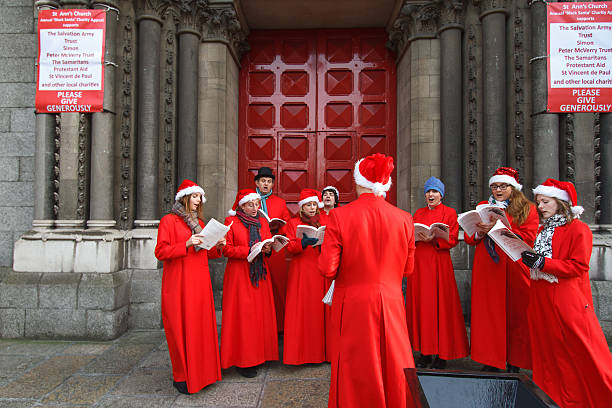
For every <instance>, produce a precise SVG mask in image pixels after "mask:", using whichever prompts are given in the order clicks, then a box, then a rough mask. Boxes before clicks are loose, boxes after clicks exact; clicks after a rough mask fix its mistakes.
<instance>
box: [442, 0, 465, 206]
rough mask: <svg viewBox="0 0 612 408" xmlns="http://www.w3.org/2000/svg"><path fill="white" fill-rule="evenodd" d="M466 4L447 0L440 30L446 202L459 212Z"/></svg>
mask: <svg viewBox="0 0 612 408" xmlns="http://www.w3.org/2000/svg"><path fill="white" fill-rule="evenodd" d="M462 10H463V4H462V2H458V1H448V0H447V1H446V2H445V3H444V4H443V6H442V10H441V16H440V19H441V21H440V29H439V31H438V34H439V36H440V144H441V153H442V158H441V176H442V181H443V182H444V184H445V194H444V203H445V204H446V205H448V206H450V207H452V208H455V209H456V210H457V211H458V212H460V211H461V206H462V201H463V199H462V197H463V189H462V186H463V175H462V163H463V152H462V133H463V132H462V131H463V124H462V117H463V111H462V109H461V108H462V105H463V103H462V102H463V101H462V98H463V92H462V86H461V84H462V79H463V73H462V69H461V68H462V64H461V63H460V61H462V58H461V50H462V43H461V32H462V31H463V25H462V24H461V21H462Z"/></svg>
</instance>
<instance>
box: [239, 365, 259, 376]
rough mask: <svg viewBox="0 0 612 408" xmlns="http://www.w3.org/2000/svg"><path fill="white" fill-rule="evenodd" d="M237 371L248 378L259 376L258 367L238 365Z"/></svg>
mask: <svg viewBox="0 0 612 408" xmlns="http://www.w3.org/2000/svg"><path fill="white" fill-rule="evenodd" d="M236 371H238V374H240V375H241V376H243V377H246V378H255V377H257V369H256V368H255V367H236Z"/></svg>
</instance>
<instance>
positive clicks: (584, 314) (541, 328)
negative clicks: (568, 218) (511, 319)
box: [529, 220, 612, 408]
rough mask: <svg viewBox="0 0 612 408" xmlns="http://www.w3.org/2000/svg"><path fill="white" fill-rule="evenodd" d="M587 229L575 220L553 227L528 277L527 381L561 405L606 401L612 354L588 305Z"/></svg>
mask: <svg viewBox="0 0 612 408" xmlns="http://www.w3.org/2000/svg"><path fill="white" fill-rule="evenodd" d="M592 247H593V235H592V233H591V230H590V229H589V227H588V225H586V224H585V223H583V222H582V221H580V220H574V221H572V222H570V223H569V224H566V225H563V226H560V227H557V228H555V232H554V234H553V238H552V259H550V258H546V261H545V263H544V268H543V269H542V272H545V273H548V274H551V275H555V276H556V277H557V279H558V280H559V282H558V283H550V282H548V281H546V280H534V281H532V282H531V288H530V297H529V333H530V337H531V346H532V361H533V381H534V382H535V383H536V384H537V385H538V386H539V387H540V388H542V390H544V392H546V394H548V395H549V396H550V397H551V398H552V399H553V400H554V401H555V402H556V403H557V404H559V406H561V407H563V408H570V407H572V408H579V407H580V408H588V407H592V408H596V407H597V408H598V407H612V355H611V354H610V349H609V348H608V344H607V343H606V339H605V337H604V334H603V332H602V330H601V327H600V326H599V321H598V320H597V316H596V315H595V311H594V310H593V297H592V295H591V282H590V279H589V261H590V259H591V250H592Z"/></svg>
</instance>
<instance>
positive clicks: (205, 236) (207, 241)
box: [195, 218, 233, 250]
mask: <svg viewBox="0 0 612 408" xmlns="http://www.w3.org/2000/svg"><path fill="white" fill-rule="evenodd" d="M232 224H233V222H232V223H231V224H230V225H223V224H221V223H220V222H219V221H217V220H215V219H214V218H211V219H210V221H208V223H207V224H206V226H205V227H204V228H203V229H202V231H200V232H199V233H198V234H195V235H196V236H197V237H198V238H200V239H201V240H202V243H201V244H200V245H198V248H201V249H206V250H208V249H210V248H212V247H214V246H215V245H216V244H217V242H219V241H220V240H222V239H223V237H225V234H227V231H229V230H230V227H231V226H232Z"/></svg>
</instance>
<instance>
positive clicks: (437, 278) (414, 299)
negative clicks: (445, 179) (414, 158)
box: [406, 177, 469, 369]
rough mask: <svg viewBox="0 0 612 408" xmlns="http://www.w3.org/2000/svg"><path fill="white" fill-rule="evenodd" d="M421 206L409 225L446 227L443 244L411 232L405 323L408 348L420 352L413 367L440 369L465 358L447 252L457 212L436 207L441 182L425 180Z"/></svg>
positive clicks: (454, 242)
mask: <svg viewBox="0 0 612 408" xmlns="http://www.w3.org/2000/svg"><path fill="white" fill-rule="evenodd" d="M424 191H425V201H426V202H427V206H426V207H424V208H419V209H418V210H417V211H416V212H415V213H414V216H413V220H414V222H415V223H420V224H424V225H427V226H430V225H431V224H433V223H436V222H440V223H443V224H446V225H448V228H449V240H448V241H446V240H444V239H440V238H435V237H434V236H432V235H426V234H424V233H417V236H416V241H417V242H416V251H415V255H414V273H413V274H412V275H411V276H410V277H409V278H408V282H407V283H408V286H407V290H406V321H407V323H408V333H409V334H410V341H411V343H412V349H413V350H416V351H420V352H421V358H420V359H419V360H418V361H417V363H416V366H417V367H419V368H425V367H431V368H436V369H442V368H445V367H446V360H454V359H456V358H463V357H465V356H467V355H468V354H469V346H468V339H467V331H466V330H465V321H464V320H463V312H462V310H461V300H460V299H459V292H458V291H457V283H456V282H455V270H454V268H453V262H452V261H451V256H450V249H451V248H453V247H454V246H455V245H457V240H458V235H459V224H457V212H456V211H455V210H453V209H452V208H450V207H447V206H445V205H444V204H442V197H443V196H444V183H442V181H440V180H439V179H437V178H435V177H430V178H429V179H428V180H427V181H426V182H425V186H424Z"/></svg>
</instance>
